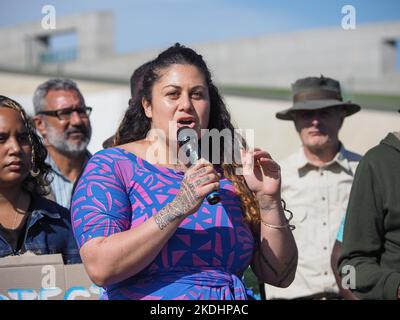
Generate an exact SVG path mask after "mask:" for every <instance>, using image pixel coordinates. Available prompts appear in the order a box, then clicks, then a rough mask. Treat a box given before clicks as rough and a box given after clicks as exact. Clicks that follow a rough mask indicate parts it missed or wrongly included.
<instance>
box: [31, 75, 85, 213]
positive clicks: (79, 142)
mask: <svg viewBox="0 0 400 320" xmlns="http://www.w3.org/2000/svg"><path fill="white" fill-rule="evenodd" d="M33 106H34V109H35V116H34V117H33V120H34V122H35V126H36V129H37V130H38V132H39V133H40V135H41V136H42V137H43V140H44V144H45V146H46V148H47V150H48V157H47V160H46V162H47V163H48V164H49V165H50V166H51V167H52V169H53V173H54V174H53V176H54V178H53V181H52V183H51V185H50V187H51V194H50V198H51V199H52V200H54V201H56V202H57V203H58V204H60V205H62V206H64V207H66V208H69V207H70V201H71V193H72V190H73V185H74V182H75V180H76V179H77V178H78V177H79V175H80V173H81V171H82V169H83V167H84V166H85V164H86V162H87V161H88V160H89V158H90V156H91V155H90V153H89V151H88V150H87V146H88V144H89V142H90V137H91V134H92V129H91V125H90V119H89V116H90V113H91V111H92V108H91V107H88V106H86V105H85V100H84V98H83V96H82V94H81V92H80V90H79V89H78V87H77V85H76V83H75V82H74V81H72V80H69V79H50V80H48V81H46V82H44V83H42V84H41V85H39V87H38V88H37V89H36V90H35V93H34V96H33Z"/></svg>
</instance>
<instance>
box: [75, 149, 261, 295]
mask: <svg viewBox="0 0 400 320" xmlns="http://www.w3.org/2000/svg"><path fill="white" fill-rule="evenodd" d="M183 176H184V174H183V172H180V171H174V170H172V169H169V168H165V167H161V166H156V165H153V164H151V163H149V162H147V161H145V160H143V159H141V158H139V157H137V156H135V155H134V154H132V153H129V152H127V151H125V150H123V149H120V148H110V149H106V150H102V151H100V152H98V153H97V154H95V155H94V156H93V157H92V158H91V159H90V161H89V162H88V164H87V166H86V168H85V170H84V172H83V174H82V176H81V178H80V180H79V183H78V185H77V188H76V190H75V193H74V195H73V200H72V207H71V215H72V225H73V229H74V234H75V238H76V240H77V243H78V246H79V247H81V246H82V245H83V244H84V243H85V242H87V241H89V240H90V239H92V238H95V237H107V236H110V235H112V234H114V233H118V232H123V231H125V230H129V229H132V228H135V227H137V226H138V225H140V224H141V223H143V222H144V221H146V220H147V219H149V218H150V217H151V216H152V215H154V214H155V213H156V212H158V211H159V210H160V209H161V208H163V207H164V206H165V205H166V204H167V203H168V202H170V201H172V200H173V199H174V197H175V196H176V194H177V192H178V190H179V187H180V185H181V182H182V179H183ZM219 193H220V195H221V198H222V199H221V202H220V203H218V204H216V205H209V204H208V203H207V200H204V202H203V204H202V206H201V207H200V209H199V210H198V211H197V212H196V213H194V214H192V215H190V216H188V217H187V218H185V219H184V220H183V221H182V223H181V224H180V226H179V227H178V229H177V230H176V232H175V234H174V235H173V236H172V237H171V238H170V240H169V241H168V242H167V244H166V245H165V246H164V248H163V249H162V250H161V252H160V253H159V254H158V256H157V257H156V259H155V260H154V261H153V262H152V263H151V264H150V265H149V266H147V267H146V268H145V269H144V270H142V271H141V272H139V273H138V274H136V275H135V276H133V277H131V278H129V279H126V280H124V281H122V282H119V283H117V284H114V285H110V286H109V287H107V288H105V293H104V294H103V297H102V299H169V300H170V299H179V300H184V299H188V300H191V299H217V300H230V299H247V298H248V297H247V294H246V289H245V288H244V286H243V283H242V281H241V280H240V278H241V276H242V274H243V272H244V270H245V269H246V268H247V267H248V266H249V264H250V262H251V259H252V254H253V248H254V239H253V235H252V233H251V231H250V229H249V227H248V226H247V225H246V224H245V223H244V222H243V218H242V210H241V206H240V199H239V197H238V196H237V195H236V194H235V192H234V188H233V186H232V184H231V182H230V181H229V180H227V179H225V178H223V179H221V181H220V190H219ZM132 250H135V248H132Z"/></svg>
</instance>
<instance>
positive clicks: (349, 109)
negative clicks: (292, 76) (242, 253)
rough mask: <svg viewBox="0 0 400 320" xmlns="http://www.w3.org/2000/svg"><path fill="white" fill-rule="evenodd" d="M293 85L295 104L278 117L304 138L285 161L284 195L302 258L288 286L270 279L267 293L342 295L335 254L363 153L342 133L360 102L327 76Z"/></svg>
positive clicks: (296, 296)
mask: <svg viewBox="0 0 400 320" xmlns="http://www.w3.org/2000/svg"><path fill="white" fill-rule="evenodd" d="M292 90H293V106H292V108H290V109H288V110H285V111H281V112H278V113H277V114H276V117H277V118H278V119H281V120H292V121H294V124H295V127H296V130H297V132H298V133H299V136H300V140H301V142H302V147H301V148H300V150H299V151H298V152H296V153H295V154H293V155H291V156H290V157H289V158H287V159H286V160H283V161H282V162H281V163H280V165H281V168H282V198H283V199H284V200H285V201H286V204H287V207H288V209H289V210H290V211H292V212H293V220H292V221H291V223H292V224H294V225H295V227H296V229H295V230H294V231H293V235H294V237H295V240H296V244H297V247H298V252H299V261H298V266H297V272H296V277H295V280H294V281H293V283H292V284H291V285H290V286H289V287H288V288H285V289H280V288H276V287H272V286H267V285H266V286H265V291H266V292H265V293H266V297H267V299H330V298H337V293H338V288H337V285H336V282H335V277H334V275H333V272H332V269H331V267H330V256H331V252H332V247H333V244H334V242H335V239H336V234H337V231H338V228H339V225H340V222H341V219H342V217H343V215H344V214H345V212H346V207H347V203H348V199H349V194H350V189H351V184H352V182H353V177H354V173H355V169H356V167H357V164H358V161H359V160H360V158H361V156H360V155H358V154H355V153H353V152H350V151H348V150H346V149H345V147H344V146H343V144H342V143H341V141H340V140H339V137H338V133H339V130H340V128H341V126H342V124H343V121H344V118H345V117H346V116H350V115H352V114H354V113H356V112H358V111H359V110H360V106H358V105H356V104H353V103H351V102H344V101H343V99H342V96H341V89H340V84H339V82H338V81H336V80H333V79H330V78H325V77H323V76H321V77H319V78H318V77H308V78H304V79H299V80H297V81H296V82H295V83H294V84H293V85H292Z"/></svg>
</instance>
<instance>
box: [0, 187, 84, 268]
mask: <svg viewBox="0 0 400 320" xmlns="http://www.w3.org/2000/svg"><path fill="white" fill-rule="evenodd" d="M32 201H33V210H32V212H31V214H30V215H29V217H28V220H27V221H26V223H27V225H26V231H25V235H24V241H23V244H22V247H21V250H19V251H18V252H15V251H14V250H13V248H12V246H11V245H10V244H9V243H8V242H7V241H6V240H5V239H4V238H3V237H2V236H1V235H0V257H5V256H10V255H20V254H22V253H25V252H27V251H30V252H33V253H35V254H37V255H42V254H55V253H61V254H62V256H63V260H64V263H65V264H73V263H81V258H80V256H79V250H78V247H77V245H76V242H75V238H74V235H73V232H72V228H71V222H70V213H69V211H68V210H67V209H66V208H64V207H62V206H60V205H58V204H57V203H55V202H53V201H51V200H48V199H46V198H44V197H41V196H39V195H35V194H32Z"/></svg>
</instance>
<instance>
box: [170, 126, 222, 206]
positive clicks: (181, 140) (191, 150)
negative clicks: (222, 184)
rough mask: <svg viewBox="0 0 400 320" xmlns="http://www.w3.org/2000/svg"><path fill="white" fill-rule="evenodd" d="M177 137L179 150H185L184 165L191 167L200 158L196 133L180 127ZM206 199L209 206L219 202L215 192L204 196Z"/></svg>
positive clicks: (219, 197) (219, 198) (218, 196)
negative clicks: (185, 158)
mask: <svg viewBox="0 0 400 320" xmlns="http://www.w3.org/2000/svg"><path fill="white" fill-rule="evenodd" d="M177 136H178V138H177V140H178V146H179V148H182V147H184V148H185V155H186V156H187V159H188V163H187V164H186V165H187V167H191V166H192V165H193V164H194V163H195V162H196V161H197V160H198V159H199V158H200V156H199V143H198V140H197V133H196V131H195V130H193V129H191V128H189V127H181V128H179V129H178V132H177ZM180 151H181V150H180ZM206 199H207V201H208V203H209V204H211V205H214V204H217V203H218V202H220V200H221V196H220V195H219V193H218V192H217V191H212V192H210V193H209V194H208V195H207V196H206Z"/></svg>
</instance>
